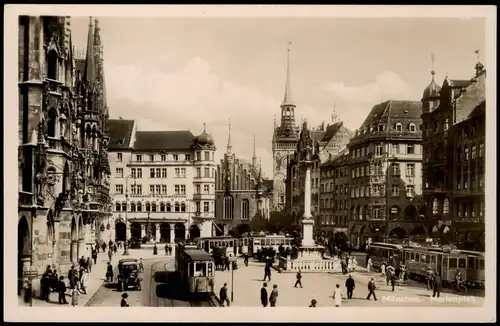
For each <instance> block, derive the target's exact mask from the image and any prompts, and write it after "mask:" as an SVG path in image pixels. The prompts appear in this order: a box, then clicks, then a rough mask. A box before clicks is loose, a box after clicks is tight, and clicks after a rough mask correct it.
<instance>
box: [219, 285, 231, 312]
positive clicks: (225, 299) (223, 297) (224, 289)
mask: <svg viewBox="0 0 500 326" xmlns="http://www.w3.org/2000/svg"><path fill="white" fill-rule="evenodd" d="M219 299H220V306H221V307H224V303H227V306H228V307H229V298H228V297H227V283H224V286H223V287H221V288H220V291H219Z"/></svg>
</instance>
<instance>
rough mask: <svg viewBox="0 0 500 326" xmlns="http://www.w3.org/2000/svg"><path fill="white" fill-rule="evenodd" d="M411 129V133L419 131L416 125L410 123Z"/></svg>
mask: <svg viewBox="0 0 500 326" xmlns="http://www.w3.org/2000/svg"><path fill="white" fill-rule="evenodd" d="M409 129H410V132H416V131H417V126H415V124H414V123H410V126H409Z"/></svg>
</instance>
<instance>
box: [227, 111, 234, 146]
mask: <svg viewBox="0 0 500 326" xmlns="http://www.w3.org/2000/svg"><path fill="white" fill-rule="evenodd" d="M232 149H233V145H231V119H229V135H228V137H227V153H228V154H230V153H231V151H232Z"/></svg>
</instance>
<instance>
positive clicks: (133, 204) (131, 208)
mask: <svg viewBox="0 0 500 326" xmlns="http://www.w3.org/2000/svg"><path fill="white" fill-rule="evenodd" d="M130 211H131V212H135V203H134V202H131V203H130Z"/></svg>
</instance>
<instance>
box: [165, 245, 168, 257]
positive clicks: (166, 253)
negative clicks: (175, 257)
mask: <svg viewBox="0 0 500 326" xmlns="http://www.w3.org/2000/svg"><path fill="white" fill-rule="evenodd" d="M165 256H168V243H166V244H165Z"/></svg>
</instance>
